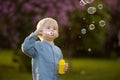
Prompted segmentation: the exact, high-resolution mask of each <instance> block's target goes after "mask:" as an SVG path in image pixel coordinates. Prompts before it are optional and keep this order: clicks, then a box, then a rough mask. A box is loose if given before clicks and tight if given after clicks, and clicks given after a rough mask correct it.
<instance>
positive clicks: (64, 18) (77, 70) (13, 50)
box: [0, 0, 120, 80]
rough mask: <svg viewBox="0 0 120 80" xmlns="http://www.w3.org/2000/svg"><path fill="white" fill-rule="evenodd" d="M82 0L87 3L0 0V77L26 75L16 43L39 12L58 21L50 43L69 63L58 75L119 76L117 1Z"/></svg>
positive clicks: (102, 79) (25, 60)
mask: <svg viewBox="0 0 120 80" xmlns="http://www.w3.org/2000/svg"><path fill="white" fill-rule="evenodd" d="M83 1H93V2H91V3H87V4H85V5H81V3H80V0H0V80H32V74H31V59H30V58H29V57H27V56H26V55H24V54H23V53H22V51H21V44H22V43H23V41H24V39H25V38H26V37H27V36H28V35H29V34H30V33H32V32H34V31H35V29H36V25H37V22H38V21H39V20H40V19H43V18H45V17H52V18H54V19H56V20H57V21H58V24H59V29H60V31H59V33H60V36H59V38H57V39H56V40H55V44H56V45H58V46H59V47H60V48H61V50H62V52H63V55H64V58H65V60H66V61H67V62H68V63H69V70H68V72H66V74H65V75H61V80H120V22H119V20H120V0H83ZM90 7H94V8H95V12H94V9H91V10H89V8H90ZM89 11H90V12H94V13H93V14H91V13H89ZM101 20H103V21H104V22H103V23H100V21H101ZM91 24H92V26H91V27H90V25H91ZM101 25H102V26H101Z"/></svg>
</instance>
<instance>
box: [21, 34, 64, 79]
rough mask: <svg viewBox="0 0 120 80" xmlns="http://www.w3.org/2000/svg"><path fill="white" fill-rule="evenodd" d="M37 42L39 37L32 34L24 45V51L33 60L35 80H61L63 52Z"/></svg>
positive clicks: (52, 45)
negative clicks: (60, 65)
mask: <svg viewBox="0 0 120 80" xmlns="http://www.w3.org/2000/svg"><path fill="white" fill-rule="evenodd" d="M36 40H37V35H35V34H34V33H32V34H31V35H30V36H28V37H27V38H26V39H25V40H24V42H23V44H22V51H23V52H24V53H25V54H26V55H28V56H29V57H31V58H32V74H33V79H34V80H60V78H59V74H58V63H59V60H60V59H62V58H63V55H62V53H61V50H60V49H59V48H58V47H57V46H55V45H54V44H50V43H48V42H46V41H36Z"/></svg>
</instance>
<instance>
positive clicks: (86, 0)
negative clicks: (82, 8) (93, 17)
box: [85, 0, 94, 4]
mask: <svg viewBox="0 0 120 80" xmlns="http://www.w3.org/2000/svg"><path fill="white" fill-rule="evenodd" d="M93 1H94V0H85V2H86V3H88V4H90V3H92V2H93Z"/></svg>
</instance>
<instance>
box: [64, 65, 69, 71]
mask: <svg viewBox="0 0 120 80" xmlns="http://www.w3.org/2000/svg"><path fill="white" fill-rule="evenodd" d="M68 67H69V65H68V63H65V68H64V71H67V70H68Z"/></svg>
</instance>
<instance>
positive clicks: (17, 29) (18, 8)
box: [0, 0, 80, 49]
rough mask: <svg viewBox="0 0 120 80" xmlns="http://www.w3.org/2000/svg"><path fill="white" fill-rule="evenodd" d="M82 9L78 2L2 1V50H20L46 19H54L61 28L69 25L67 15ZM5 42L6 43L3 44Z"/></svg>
mask: <svg viewBox="0 0 120 80" xmlns="http://www.w3.org/2000/svg"><path fill="white" fill-rule="evenodd" d="M75 8H80V6H79V1H78V0H74V1H73V0H59V1H57V0H26V1H25V0H2V1H0V12H1V13H0V17H1V19H0V26H1V28H0V35H1V39H0V40H1V41H0V43H1V48H13V49H15V48H19V46H20V44H21V42H23V40H24V38H25V37H26V36H27V35H28V34H30V33H31V32H32V31H34V29H35V28H36V24H37V22H38V21H39V20H40V19H42V18H44V17H53V18H55V19H56V20H57V21H58V22H59V25H60V27H62V26H65V25H69V23H70V22H69V20H68V17H67V13H68V12H71V11H72V10H74V9H75ZM3 40H4V42H3Z"/></svg>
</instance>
